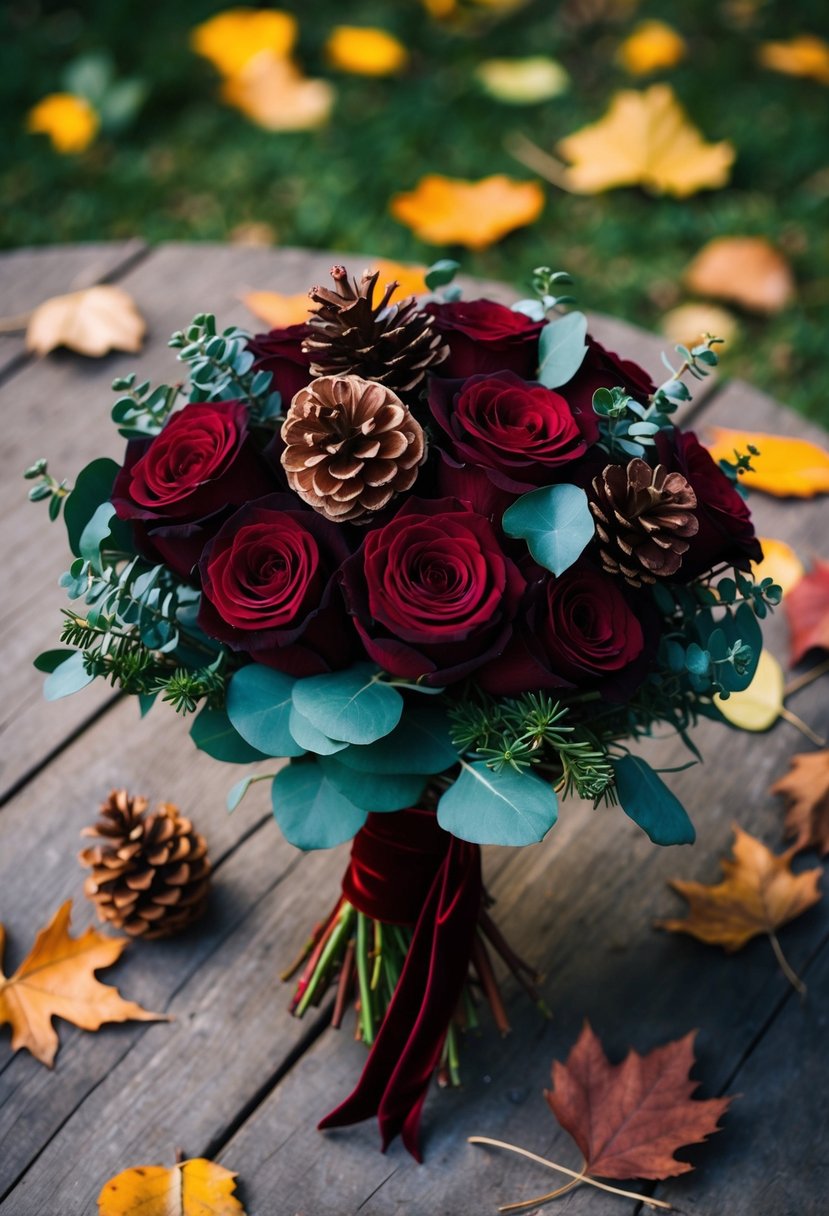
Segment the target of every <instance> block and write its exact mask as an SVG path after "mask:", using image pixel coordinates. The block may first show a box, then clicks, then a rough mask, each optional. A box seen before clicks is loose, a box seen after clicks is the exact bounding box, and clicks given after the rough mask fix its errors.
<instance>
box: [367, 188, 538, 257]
mask: <svg viewBox="0 0 829 1216" xmlns="http://www.w3.org/2000/svg"><path fill="white" fill-rule="evenodd" d="M543 207H544V192H543V190H542V189H541V187H540V186H539V184H538V182H518V181H514V180H513V179H512V178H509V177H507V176H506V175H505V174H503V173H496V174H494V175H493V176H492V177H484V178H481V179H480V181H476V182H470V181H463V180H461V179H459V178H452V177H442V176H441V175H440V174H438V173H429V174H427V175H426V176H425V177H422V178H421V179H420V181H419V182H418V184H417V186H416V187H415V188H414V190H411V191H409V192H408V193H405V194H397V195H395V196H394V198H393V199H392V200H391V203H390V210H391V213H392V215H393V216H394V218H395V219H397V220H400V222H401V223H402V224H405V225H406V226H407V228H411V229H412V231H413V232H414V233H415V235H416V236H418V237H419V238H420V239H421V240H422V241H426V242H427V243H429V244H431V245H453V244H458V245H466V246H467V247H468V248H469V249H486V248H487V246H488V245H492V244H494V243H495V241H499V240H500V239H501V237H503V236H506V234H507V233H508V232H512V230H513V229H514V228H521V227H523V225H524V224H532V223H533V222H534V221H535V220H537V219H538V217H539V215H540V214H541V211H542V208H543Z"/></svg>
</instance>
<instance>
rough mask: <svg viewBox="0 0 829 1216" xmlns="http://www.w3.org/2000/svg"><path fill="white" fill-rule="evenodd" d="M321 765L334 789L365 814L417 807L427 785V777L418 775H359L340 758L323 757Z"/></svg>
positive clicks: (321, 757) (320, 761)
mask: <svg viewBox="0 0 829 1216" xmlns="http://www.w3.org/2000/svg"><path fill="white" fill-rule="evenodd" d="M319 765H320V768H321V769H322V771H323V772H324V773H325V776H326V778H327V779H328V781H329V782H330V783H331V785H333V786H334V789H336V790H338V791H339V792H340V793H341V794H343V795H344V797H346V798H348V800H349V801H350V802H353V803H354V805H355V806H359V807H362V809H363V810H364V811H402V810H404V809H405V808H406V807H409V806H415V805H416V803H417V801H418V799H419V798H420V795H421V794H422V793H423V787H424V786H425V785H426V777H425V776H424V775H423V774H418V773H383V774H380V773H358V772H357V771H356V769H353V768H349V767H348V766H347V765H345V764H342V763H341V762H340V759H339V757H338V756H320V760H319Z"/></svg>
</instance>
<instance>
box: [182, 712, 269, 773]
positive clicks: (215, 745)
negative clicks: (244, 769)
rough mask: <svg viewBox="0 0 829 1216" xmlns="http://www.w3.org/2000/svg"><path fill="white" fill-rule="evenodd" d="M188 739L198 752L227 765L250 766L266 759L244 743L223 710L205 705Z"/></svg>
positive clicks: (191, 728) (194, 722)
mask: <svg viewBox="0 0 829 1216" xmlns="http://www.w3.org/2000/svg"><path fill="white" fill-rule="evenodd" d="M190 738H191V739H192V740H193V742H194V743H195V745H196V747H197V748H198V749H199V751H201V752H207V754H208V756H212V757H213V759H214V760H223V761H225V763H227V764H250V763H252V761H254V760H264V759H266V758H268V757H265V756H264V755H263V753H262V752H259V751H257V750H256V748H255V747H251V746H250V744H249V743H246V742H245V740H244V739H243V738H242V737H241V735H240V734H239V733H238V732H237V731H236V730H235V728H234V727H233V725H232V723H231V722H230V720H229V718H228V716H227V714H226V713H225V711H224V710H223V709H210V707H209V706H207V705H206V706H205V707H204V709H203V710H201V712H200V713H199V714H198V716H197V717H196V718H195V719H194V721H193V725H192V726H191V727H190Z"/></svg>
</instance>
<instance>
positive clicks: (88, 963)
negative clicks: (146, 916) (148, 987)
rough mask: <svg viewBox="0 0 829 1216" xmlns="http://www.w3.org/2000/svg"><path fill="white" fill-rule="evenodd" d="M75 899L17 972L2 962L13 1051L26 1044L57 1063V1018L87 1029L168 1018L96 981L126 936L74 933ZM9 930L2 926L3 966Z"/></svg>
mask: <svg viewBox="0 0 829 1216" xmlns="http://www.w3.org/2000/svg"><path fill="white" fill-rule="evenodd" d="M71 912H72V901H71V899H69V900H67V901H66V903H65V904H63V905H62V906H61V907H60V908H59V909H58V911H57V912H56V913H55V915H54V917H53V918H52V920H51V921H50V922H49V924H48V925H47V926H46V928H45V929H41V930H40V932H39V933H38V935H37V937H36V938H35V944H34V946H33V947H32V949H31V951H30V952H29V954H28V956H27V957H26V959H25V960H24V961H23V962H22V963H21V964H20V966H19V967H18V968H17V970H16V971H15V973H14V975H12V976H9V977H6V976H5V975H4V974H3V971H2V966H0V1026H3V1025H4V1024H5V1023H6V1022H8V1023H10V1024H11V1028H12V1051H19V1050H20V1048H21V1047H25V1048H26V1050H27V1051H30V1052H31V1053H32V1055H33V1056H34V1057H35V1058H36V1059H37V1060H40V1062H41V1063H42V1064H45V1065H46V1066H47V1067H48V1068H51V1067H52V1064H53V1063H54V1059H55V1055H56V1053H57V1050H58V1036H57V1033H56V1031H55V1028H54V1027H53V1025H52V1018H64V1019H65V1020H66V1021H67V1022H72V1024H73V1025H75V1026H80V1028H81V1030H99V1029H100V1027H101V1026H102V1025H103V1024H104V1022H127V1021H133V1020H134V1021H139V1022H157V1021H164V1020H166V1019H165V1018H164V1015H163V1014H161V1013H148V1012H147V1010H146V1009H142V1008H141V1006H140V1005H136V1004H135V1002H134V1001H125V1000H124V999H123V997H122V996H121V995H120V993H119V992H118V989H117V988H113V987H112V986H111V985H109V984H102V983H101V982H100V980H96V978H95V972H96V971H98V970H99V969H100V968H101V967H111V966H112V964H113V963H114V962H115V961H116V960H117V959H118V958H119V957H120V956H121V953H122V951H123V950H124V948H125V947H126V945H127V942H126V940H125V939H122V940H119V939H118V938H114V937H104V935H103V934H102V933H99V932H98V931H97V929H87V930H86V932H85V933H82V934H81V936H80V937H70V935H69V917H70V915H71ZM4 940H5V932H4V929H3V926H2V925H0V964H2V954H3V945H4Z"/></svg>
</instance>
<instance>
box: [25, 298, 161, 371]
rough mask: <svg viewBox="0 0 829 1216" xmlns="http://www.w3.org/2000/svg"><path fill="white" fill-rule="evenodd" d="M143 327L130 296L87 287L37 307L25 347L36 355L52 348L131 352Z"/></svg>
mask: <svg viewBox="0 0 829 1216" xmlns="http://www.w3.org/2000/svg"><path fill="white" fill-rule="evenodd" d="M146 328H147V327H146V325H145V324H144V318H143V317H142V316H141V314H140V313H139V311H138V309H137V308H136V307H135V303H134V301H133V299H132V296H129V295H127V293H126V292H125V291H123V290H122V289H121V288H120V287H88V288H86V290H85V291H73V292H71V293H70V294H69V295H66V296H53V297H52V299H51V300H46V301H45V302H44V303H43V304H40V305H38V307H37V308H36V309H35V310H34V312H33V313H32V316H31V319H30V320H29V326H28V329H27V330H26V346H27V348H28V349H29V350H33V351H36V352H37V354H39V355H45V354H47V352H48V351H50V350H54V349H55V347H56V346H68V347H69V349H70V350H75V351H77V352H78V353H79V354H81V355H93V356H96V355H105V354H106V353H107V352H108V351H110V350H127V351H131V352H133V353H134V352H135V351H138V350H140V349H141V340H142V339H143V337H144V333H145V330H146Z"/></svg>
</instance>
